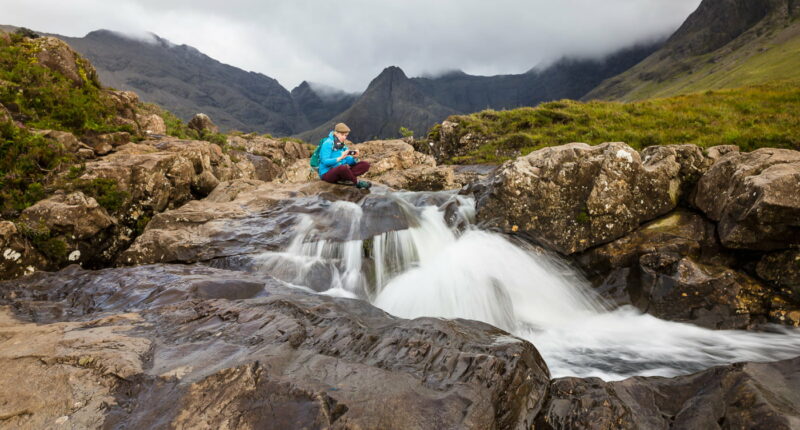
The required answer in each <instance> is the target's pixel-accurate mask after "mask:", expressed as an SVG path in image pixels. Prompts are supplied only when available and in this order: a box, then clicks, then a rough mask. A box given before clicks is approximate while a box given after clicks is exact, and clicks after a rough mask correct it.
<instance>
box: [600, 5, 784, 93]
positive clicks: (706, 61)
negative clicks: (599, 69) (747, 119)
mask: <svg viewBox="0 0 800 430" xmlns="http://www.w3.org/2000/svg"><path fill="white" fill-rule="evenodd" d="M798 18H800V2H798V1H796V0H757V1H756V0H704V1H703V2H702V3H701V4H700V6H699V7H698V9H697V10H696V11H695V12H694V13H693V14H692V15H691V16H689V18H687V20H686V22H684V24H683V25H682V26H681V27H680V28H679V29H678V30H677V31H676V32H675V33H674V34H673V35H672V36H671V37H670V38H669V40H667V42H666V43H665V44H664V46H663V47H662V48H661V49H660V50H658V51H656V52H655V53H653V54H652V55H650V56H649V57H648V58H647V59H645V60H644V61H642V62H641V63H640V64H638V65H636V66H635V67H633V68H631V69H630V70H628V71H626V72H624V73H622V74H620V75H618V76H615V77H613V78H610V79H608V80H606V81H605V82H603V83H602V84H601V85H599V86H598V87H597V88H596V89H594V90H592V91H591V92H590V93H589V94H587V95H586V96H585V97H584V99H586V100H589V99H604V100H622V101H629V100H641V99H645V98H652V97H667V96H671V95H677V94H684V93H689V92H693V91H700V90H705V89H719V88H731V87H738V86H742V85H752V84H758V83H764V82H770V81H773V80H779V79H792V78H799V77H800V20H799V19H798Z"/></svg>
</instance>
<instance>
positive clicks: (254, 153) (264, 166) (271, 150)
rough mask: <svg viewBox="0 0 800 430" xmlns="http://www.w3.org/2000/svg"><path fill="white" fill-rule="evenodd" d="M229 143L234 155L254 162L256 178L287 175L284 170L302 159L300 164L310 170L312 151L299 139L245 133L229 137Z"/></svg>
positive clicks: (265, 179)
mask: <svg viewBox="0 0 800 430" xmlns="http://www.w3.org/2000/svg"><path fill="white" fill-rule="evenodd" d="M228 145H229V146H230V147H231V148H233V149H232V150H231V154H232V155H234V156H236V157H239V158H246V159H247V160H249V161H250V162H251V163H252V164H253V166H254V167H255V178H256V179H259V180H262V181H272V180H275V179H278V178H280V177H285V175H284V172H285V171H287V170H289V169H291V166H292V165H293V164H295V162H297V161H298V160H301V159H302V160H303V163H299V164H300V165H302V164H304V165H305V167H306V170H308V171H310V167H309V165H308V159H309V157H310V156H311V153H310V152H309V150H308V148H307V146H306V145H305V144H304V143H302V142H299V141H295V140H290V139H272V138H269V137H265V136H257V135H254V134H245V135H241V136H230V137H228ZM309 180H310V179H309ZM287 182H307V180H297V181H287Z"/></svg>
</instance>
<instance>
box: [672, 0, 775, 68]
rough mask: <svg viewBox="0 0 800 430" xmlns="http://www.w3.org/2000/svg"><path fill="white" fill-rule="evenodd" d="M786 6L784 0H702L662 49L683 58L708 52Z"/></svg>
mask: <svg viewBox="0 0 800 430" xmlns="http://www.w3.org/2000/svg"><path fill="white" fill-rule="evenodd" d="M788 3H791V2H788ZM786 6H788V4H787V1H786V0H713V1H710V0H705V1H703V2H702V3H700V6H699V7H698V8H697V10H696V11H694V12H693V13H692V14H691V15H690V16H689V18H687V19H686V21H685V22H684V23H683V25H681V27H680V28H679V29H678V30H677V31H676V32H675V34H673V36H672V37H670V38H669V40H668V41H667V43H666V46H665V48H667V49H668V50H671V51H675V52H676V53H681V54H685V55H700V54H705V53H708V52H712V51H714V50H716V49H718V48H720V47H722V46H724V45H725V44H727V43H728V42H730V41H732V40H733V39H735V38H736V37H737V36H739V35H740V34H742V33H744V32H745V31H747V30H748V29H749V28H751V27H752V26H753V25H755V24H756V23H758V22H759V21H761V20H763V19H764V18H766V17H767V16H769V15H772V14H776V13H777V14H780V12H781V9H783V11H785V10H786Z"/></svg>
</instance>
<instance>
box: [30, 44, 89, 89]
mask: <svg viewBox="0 0 800 430" xmlns="http://www.w3.org/2000/svg"><path fill="white" fill-rule="evenodd" d="M29 42H30V43H31V44H32V45H33V50H34V53H35V54H34V55H35V56H36V60H37V61H38V63H39V64H41V65H42V66H44V67H47V68H48V69H51V70H53V71H54V72H56V73H60V74H62V75H64V76H65V77H66V78H67V79H69V80H70V81H72V83H74V84H75V86H78V87H83V86H85V85H93V86H95V87H99V86H100V81H99V79H98V78H97V72H96V71H95V69H94V67H93V66H92V65H91V64H90V63H89V62H88V61H86V60H84V59H83V58H81V56H80V55H78V53H77V52H75V51H74V50H73V49H72V48H70V46H69V45H67V44H66V43H64V41H62V40H60V39H57V38H55V37H50V36H47V37H37V38H35V39H29Z"/></svg>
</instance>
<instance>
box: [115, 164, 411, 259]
mask: <svg viewBox="0 0 800 430" xmlns="http://www.w3.org/2000/svg"><path fill="white" fill-rule="evenodd" d="M365 197H366V198H365ZM339 200H343V201H349V202H359V205H360V206H361V207H362V211H363V215H362V220H361V222H360V224H359V226H358V228H357V229H356V231H351V220H350V219H347V220H340V219H337V217H335V216H332V215H330V214H329V212H328V211H329V206H330V203H331V202H335V201H339ZM373 200H380V201H385V202H389V200H387V198H386V197H380V196H368V192H367V191H364V190H359V189H357V188H355V187H344V186H341V185H335V184H329V183H327V182H323V181H315V182H312V183H308V184H275V183H267V182H261V181H257V180H238V181H231V182H223V183H221V184H220V185H219V187H217V189H216V190H214V192H213V193H211V195H209V196H208V197H207V198H205V199H203V200H195V201H192V202H189V203H187V204H185V205H183V206H181V207H180V208H177V209H175V210H171V211H167V212H164V213H161V214H159V215H156V216H155V217H153V220H152V221H151V222H150V224H149V225H148V226H147V229H146V230H145V231H144V233H143V234H142V236H140V237H139V238H138V239H137V240H136V242H135V243H134V244H133V245H132V246H131V247H130V248H129V249H128V250H126V251H125V252H124V253H123V254H122V255H121V256H120V258H119V262H120V263H121V264H146V263H155V262H187V263H191V262H197V261H209V260H213V259H217V258H224V257H231V256H239V255H247V254H253V253H257V252H263V251H265V250H275V249H279V248H280V247H281V246H285V245H286V244H288V241H289V240H290V239H291V238H292V237H293V236H294V234H295V233H296V232H295V230H294V229H293V227H294V226H295V225H296V224H297V222H298V221H299V217H300V216H309V217H312V218H313V219H314V222H315V225H316V226H317V228H318V231H319V237H320V239H332V240H339V241H341V240H352V239H365V238H369V237H372V236H374V235H376V234H380V233H382V232H384V231H391V230H400V229H405V228H408V221H407V220H406V219H405V218H404V217H403V216H402V211H401V210H400V208H399V207H396V205H394V206H393V205H391V204H374V202H373ZM389 211H393V213H392V212H389ZM353 235H355V236H353Z"/></svg>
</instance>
